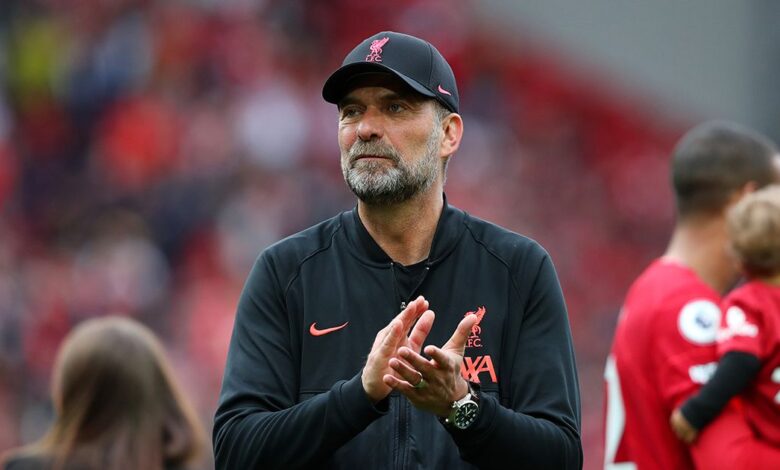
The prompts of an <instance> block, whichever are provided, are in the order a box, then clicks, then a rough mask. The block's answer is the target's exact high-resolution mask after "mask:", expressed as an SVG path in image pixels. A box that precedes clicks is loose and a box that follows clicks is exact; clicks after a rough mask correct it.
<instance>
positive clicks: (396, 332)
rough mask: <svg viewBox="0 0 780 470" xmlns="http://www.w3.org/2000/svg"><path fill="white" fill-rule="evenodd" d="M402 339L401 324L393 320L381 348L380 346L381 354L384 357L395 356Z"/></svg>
mask: <svg viewBox="0 0 780 470" xmlns="http://www.w3.org/2000/svg"><path fill="white" fill-rule="evenodd" d="M400 338H401V322H399V321H398V320H393V321H391V322H390V324H389V325H387V332H386V333H385V337H384V339H383V340H382V344H381V346H379V354H380V355H381V356H382V357H390V356H392V355H393V353H394V352H395V349H396V345H397V344H398V340H399V339H400Z"/></svg>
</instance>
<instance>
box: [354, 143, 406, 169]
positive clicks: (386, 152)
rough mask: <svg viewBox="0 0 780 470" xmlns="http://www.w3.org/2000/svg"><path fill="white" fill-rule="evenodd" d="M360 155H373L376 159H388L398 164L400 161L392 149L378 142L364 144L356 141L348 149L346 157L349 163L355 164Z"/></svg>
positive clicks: (399, 157)
mask: <svg viewBox="0 0 780 470" xmlns="http://www.w3.org/2000/svg"><path fill="white" fill-rule="evenodd" d="M361 155H375V156H377V157H384V158H389V159H391V160H393V162H394V163H399V162H400V161H401V156H400V155H399V154H398V152H396V150H395V149H394V148H393V147H391V146H389V145H385V144H382V143H379V142H364V141H362V140H358V141H357V142H355V143H354V144H353V145H352V147H351V148H350V149H349V153H348V154H347V157H348V159H349V162H350V163H355V161H357V159H358V158H359V157H360V156H361Z"/></svg>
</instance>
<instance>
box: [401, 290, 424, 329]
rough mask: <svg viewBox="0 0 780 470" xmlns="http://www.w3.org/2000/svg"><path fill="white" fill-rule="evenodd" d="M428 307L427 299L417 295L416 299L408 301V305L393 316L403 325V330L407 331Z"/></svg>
mask: <svg viewBox="0 0 780 470" xmlns="http://www.w3.org/2000/svg"><path fill="white" fill-rule="evenodd" d="M427 309H428V301H427V300H425V298H424V297H423V296H419V297H417V298H416V299H414V300H412V301H411V302H409V305H407V306H406V308H404V309H403V310H402V311H401V313H399V314H398V315H397V316H396V317H395V318H396V319H398V320H400V321H401V323H402V326H403V331H404V332H407V331H409V330H410V329H411V328H412V325H414V322H416V321H417V319H418V318H420V315H422V314H423V312H425V311H426V310H427Z"/></svg>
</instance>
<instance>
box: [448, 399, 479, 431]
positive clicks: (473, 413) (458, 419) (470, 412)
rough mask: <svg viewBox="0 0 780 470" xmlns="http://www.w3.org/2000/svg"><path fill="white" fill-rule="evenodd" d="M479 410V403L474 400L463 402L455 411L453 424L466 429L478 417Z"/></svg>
mask: <svg viewBox="0 0 780 470" xmlns="http://www.w3.org/2000/svg"><path fill="white" fill-rule="evenodd" d="M477 411H479V405H477V404H476V403H474V402H473V401H468V402H466V403H464V404H462V405H461V406H460V407H458V410H457V411H456V412H455V419H454V420H453V423H452V424H453V425H455V427H456V428H458V429H466V428H467V427H469V426H471V423H473V422H474V421H475V420H476V419H477Z"/></svg>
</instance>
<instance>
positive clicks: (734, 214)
mask: <svg viewBox="0 0 780 470" xmlns="http://www.w3.org/2000/svg"><path fill="white" fill-rule="evenodd" d="M728 231H729V237H730V238H731V246H732V249H733V250H734V253H735V254H736V256H737V258H738V259H739V261H740V263H741V264H742V268H743V269H744V270H745V273H746V274H747V275H748V276H750V277H768V276H774V275H776V274H780V185H777V184H775V185H771V186H767V187H765V188H763V189H760V190H758V191H756V192H754V193H751V194H748V195H747V196H745V197H744V198H743V199H742V200H741V201H740V202H738V203H737V204H736V205H734V207H732V208H731V209H730V210H729V213H728Z"/></svg>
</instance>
